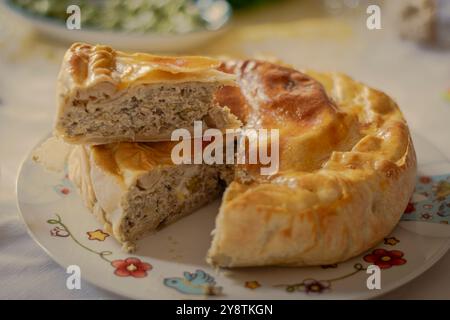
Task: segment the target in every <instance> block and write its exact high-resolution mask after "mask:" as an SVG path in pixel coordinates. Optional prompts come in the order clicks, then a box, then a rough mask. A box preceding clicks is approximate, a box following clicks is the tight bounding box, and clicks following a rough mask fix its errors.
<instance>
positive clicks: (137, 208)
mask: <svg viewBox="0 0 450 320" xmlns="http://www.w3.org/2000/svg"><path fill="white" fill-rule="evenodd" d="M173 145H174V144H173V143H172V142H159V143H128V142H123V143H113V144H107V145H97V146H82V145H78V146H75V147H74V148H73V150H72V152H71V154H70V155H69V160H68V170H69V177H70V179H71V180H72V182H73V183H74V184H75V185H76V186H77V187H78V189H79V191H80V194H81V197H82V199H83V201H84V203H85V205H86V206H87V207H88V208H89V209H90V210H91V211H92V212H93V213H94V215H95V216H96V218H97V219H98V220H99V221H100V222H101V223H103V224H104V226H105V229H106V230H108V231H109V232H111V233H112V234H113V236H114V237H115V238H116V239H117V240H118V241H119V242H120V243H122V245H123V249H124V250H125V251H133V250H134V248H135V241H136V240H137V239H139V238H141V237H142V236H144V235H145V234H148V233H151V232H153V231H155V230H157V228H158V227H160V226H164V225H166V224H169V223H171V222H173V221H175V220H177V219H179V218H180V217H183V216H185V215H187V214H189V213H191V212H193V211H194V210H196V209H198V208H200V207H201V206H203V205H205V204H207V203H209V202H210V201H212V200H214V199H215V198H216V197H217V196H218V195H219V194H220V193H221V192H222V191H223V186H224V183H223V180H222V178H221V176H223V175H222V174H225V171H224V170H226V169H225V168H224V167H219V166H209V165H203V164H200V165H194V164H193V165H173V164H172V161H171V158H170V154H171V150H172V147H173ZM224 179H225V178H224Z"/></svg>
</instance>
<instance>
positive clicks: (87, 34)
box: [0, 0, 232, 52]
mask: <svg viewBox="0 0 450 320" xmlns="http://www.w3.org/2000/svg"><path fill="white" fill-rule="evenodd" d="M209 3H210V5H211V7H212V6H215V7H214V10H215V11H214V19H216V21H213V22H212V24H211V26H212V27H211V28H208V29H207V28H205V29H204V30H200V31H192V32H188V33H182V34H181V33H179V34H176V33H156V32H153V33H151V32H148V33H128V32H123V31H116V32H115V31H110V30H100V29H93V28H87V27H84V28H83V26H82V28H81V29H80V30H69V29H67V28H66V25H65V24H64V23H62V22H59V21H58V20H55V19H52V18H47V17H43V16H38V15H33V14H30V13H28V12H26V11H25V10H22V9H21V8H19V7H17V6H15V5H14V4H12V3H10V2H9V1H2V0H0V7H1V8H2V9H3V10H4V11H5V12H6V13H7V14H8V15H9V16H11V17H13V18H15V19H17V20H19V22H21V23H23V24H26V25H28V26H30V27H31V28H32V29H33V30H35V31H37V32H39V33H41V34H43V35H46V36H48V37H51V38H53V39H56V40H59V41H62V42H66V43H73V42H88V43H92V44H96V43H101V44H106V45H110V46H112V47H114V48H118V49H122V50H145V51H151V52H182V51H186V50H188V49H192V48H195V47H197V46H199V45H200V44H202V43H205V42H207V41H208V40H211V39H213V38H214V37H216V36H218V35H219V34H221V33H223V32H224V31H225V30H226V26H227V24H228V23H229V21H230V18H231V16H232V10H231V6H230V5H229V4H228V2H227V1H223V0H210V1H209ZM18 25H19V24H18Z"/></svg>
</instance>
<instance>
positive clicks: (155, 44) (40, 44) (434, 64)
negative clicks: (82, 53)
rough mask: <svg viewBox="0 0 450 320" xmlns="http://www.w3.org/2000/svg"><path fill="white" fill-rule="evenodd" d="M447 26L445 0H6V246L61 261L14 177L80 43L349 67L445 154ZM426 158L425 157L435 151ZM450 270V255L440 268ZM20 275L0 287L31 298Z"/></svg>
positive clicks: (418, 293) (2, 74)
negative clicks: (28, 231) (30, 231)
mask: <svg viewBox="0 0 450 320" xmlns="http://www.w3.org/2000/svg"><path fill="white" fill-rule="evenodd" d="M73 4H76V5H77V7H75V8H73V7H72V8H70V9H71V10H68V6H69V5H73ZM77 8H79V12H78V11H77V10H78V9H77ZM68 12H69V13H68ZM78 13H79V17H78V18H79V19H78V20H79V21H77V19H76V18H77V14H78ZM77 22H79V25H77ZM78 27H80V29H78ZM449 30H450V1H449V0H401V1H397V0H395V1H377V0H372V1H366V0H323V1H320V0H277V1H275V0H229V1H225V0H216V1H214V0H198V1H187V0H129V1H119V0H108V1H100V0H79V1H76V0H71V1H69V0H67V1H66V0H0V216H2V217H3V219H7V220H8V219H9V220H11V224H10V225H9V226H8V227H2V229H1V230H0V244H2V239H3V240H4V241H3V244H6V243H8V245H6V246H5V247H3V248H2V251H3V250H11V252H17V251H23V252H30V254H31V255H33V256H34V257H36V258H37V259H41V260H42V261H41V263H43V264H45V265H49V266H50V267H51V268H53V265H54V264H53V263H52V262H50V261H49V258H48V257H47V256H45V254H44V253H43V252H41V251H40V250H38V249H37V248H36V245H35V244H34V243H32V241H31V239H28V240H27V241H24V240H23V237H25V236H24V233H25V231H24V230H23V228H22V227H21V226H19V225H18V224H15V223H16V222H15V219H16V215H17V212H16V207H15V191H14V184H15V179H16V175H17V171H18V168H19V165H20V162H21V160H22V159H23V158H24V157H25V155H26V154H27V152H29V150H31V148H32V147H33V146H34V145H35V144H36V143H37V142H38V141H39V140H40V139H41V138H43V137H44V136H45V135H47V134H49V133H50V132H51V128H52V124H53V119H54V115H55V110H56V105H55V101H56V97H55V85H56V76H57V73H58V69H59V66H60V62H61V59H62V56H63V54H64V51H65V50H66V49H67V48H68V47H69V45H70V43H72V42H74V41H87V42H90V43H101V44H108V45H111V46H113V47H114V48H119V49H122V50H127V51H136V50H140V51H146V52H151V53H166V54H174V53H178V54H205V55H213V56H228V57H243V58H245V57H259V58H264V59H281V60H283V61H284V62H286V63H289V64H292V65H293V66H295V67H297V68H299V69H316V70H319V71H339V72H344V73H347V74H349V75H350V76H352V77H354V78H356V79H357V80H360V81H362V82H365V83H367V84H369V85H371V86H373V87H376V88H378V89H381V90H383V91H385V92H386V93H388V94H389V95H391V96H392V97H393V98H394V99H395V100H396V101H397V102H398V104H399V105H400V107H401V109H402V111H403V112H404V114H405V117H406V119H407V121H408V123H409V125H410V127H411V130H412V132H413V135H414V137H415V139H417V141H418V142H417V143H422V144H427V145H429V146H431V148H432V149H433V150H435V152H436V153H438V154H439V155H440V156H441V157H442V158H444V159H447V160H448V159H450V144H449V139H450V125H449V120H450V41H449V38H450V31H449ZM424 150H425V149H424ZM430 150H431V149H430ZM418 157H419V162H420V161H425V162H426V161H427V159H428V158H427V157H431V156H430V155H429V154H428V152H423V153H420V154H419V155H418ZM429 159H431V158H429ZM9 220H8V221H9ZM0 226H1V224H0ZM3 226H4V225H3ZM6 239H7V240H6ZM11 239H17V243H16V245H15V246H13V245H12V244H11V245H9V244H10V243H11ZM19 239H21V240H20V241H19ZM34 263H37V264H38V262H36V261H34ZM449 266H450V257H449V255H448V254H447V256H446V258H444V259H443V260H442V261H441V262H440V263H439V264H438V265H436V266H435V267H434V269H436V268H441V269H442V270H443V271H445V270H447V271H448V267H449ZM29 267H30V268H31V266H23V267H21V268H24V269H25V268H29ZM2 270H4V268H3V267H2ZM52 272H53V273H52V274H51V275H48V276H49V277H50V276H51V277H53V278H55V277H56V278H58V277H60V278H61V279H64V277H65V275H64V272H63V270H62V269H59V267H57V266H56V265H54V270H53V271H52ZM442 273H448V272H442ZM434 274H435V273H434ZM23 276H24V277H25V279H24V281H28V280H29V281H30V282H32V281H45V279H42V280H36V279H31V278H30V279H27V278H26V277H27V276H28V274H27V273H24V275H23ZM29 276H30V277H32V274H31V275H29ZM424 277H425V278H424ZM433 277H437V276H435V275H433V273H432V272H431V271H430V272H428V273H426V274H425V275H424V276H422V277H421V278H419V279H418V280H415V281H414V282H412V283H411V284H408V285H407V286H405V287H403V288H401V289H399V290H397V291H396V292H394V293H392V294H391V296H392V297H404V296H408V297H410V298H413V297H423V295H424V294H425V295H426V297H430V298H440V297H442V295H441V296H439V290H440V289H439V283H442V281H447V284H448V283H450V275H449V276H448V277H447V280H445V279H444V280H443V279H442V278H439V279H438V278H435V279H434V278H433ZM421 279H422V280H421ZM12 281H13V280H11V278H6V279H1V278H0V286H2V287H3V288H11V289H10V290H11V294H12V295H16V296H19V297H20V296H21V294H24V293H23V292H21V289H20V288H17V286H15V285H14V282H12ZM61 283H64V280H61ZM36 288H39V286H36ZM424 288H425V289H424ZM22 289H23V288H22ZM30 290H32V288H30ZM35 290H37V291H38V290H39V289H35ZM92 290H94V289H92ZM424 290H425V291H424ZM427 292H428V293H427ZM48 294H49V295H50V297H51V295H52V294H53V293H48ZM54 294H56V293H54ZM73 294H80V295H81V294H82V293H73ZM427 294H428V295H427ZM433 294H434V295H433ZM35 296H38V297H39V294H38V292H36V293H35ZM80 297H81V296H80ZM83 297H86V296H83Z"/></svg>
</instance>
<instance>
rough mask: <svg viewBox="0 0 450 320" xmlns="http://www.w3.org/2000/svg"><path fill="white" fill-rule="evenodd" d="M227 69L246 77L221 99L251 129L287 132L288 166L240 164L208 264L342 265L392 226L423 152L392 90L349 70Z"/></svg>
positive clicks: (256, 65)
mask: <svg viewBox="0 0 450 320" xmlns="http://www.w3.org/2000/svg"><path fill="white" fill-rule="evenodd" d="M223 70H224V71H226V72H230V73H233V74H235V75H236V76H237V82H238V86H239V88H240V90H237V89H235V88H232V89H228V88H226V89H223V90H222V92H219V95H218V96H219V97H218V101H219V102H220V103H222V104H227V105H228V106H229V107H230V108H231V110H236V111H235V112H236V114H239V115H240V118H241V120H242V121H243V123H244V124H245V127H264V128H278V129H279V130H280V150H279V153H280V171H279V172H278V174H276V175H273V176H268V177H265V176H260V175H258V171H256V170H254V169H255V168H254V167H253V166H245V165H244V166H238V167H237V168H236V170H237V172H236V179H235V181H233V182H232V183H231V184H230V185H229V186H228V188H227V190H226V191H225V194H224V196H223V200H222V206H221V208H220V212H219V214H218V216H217V219H216V227H215V231H214V232H213V233H214V238H213V241H212V245H211V248H210V250H209V252H208V257H207V260H208V262H209V263H211V264H213V265H217V266H221V267H239V266H263V265H288V266H306V265H321V264H331V263H337V262H341V261H344V260H347V259H349V258H351V257H353V256H356V255H358V254H360V253H362V252H363V251H365V250H367V249H369V248H371V247H373V246H374V245H376V244H377V243H378V242H379V241H380V240H382V239H383V237H385V236H386V235H388V234H389V233H390V232H391V231H392V229H393V228H394V227H395V225H396V224H397V222H398V221H399V219H400V216H401V214H402V213H403V211H404V209H405V207H406V206H407V203H408V200H409V197H410V196H411V194H412V192H413V189H414V182H415V175H416V157H415V152H414V148H413V144H412V141H411V137H410V134H409V130H408V127H407V124H406V122H405V120H404V118H403V116H402V114H401V112H400V110H399V109H398V107H397V105H396V104H395V102H394V101H393V100H392V99H391V98H389V97H388V96H387V95H386V94H384V93H382V92H380V91H378V90H375V89H371V88H369V87H367V86H365V85H363V84H361V83H358V82H355V81H353V80H352V79H350V78H349V77H347V76H345V75H341V74H333V73H315V72H308V75H306V74H304V73H301V72H299V71H296V70H293V69H291V68H288V67H284V66H280V65H276V64H272V63H269V62H263V61H254V60H247V61H229V62H227V63H225V64H224V65H223ZM231 91H232V92H234V93H235V95H234V96H231V95H230V92H231Z"/></svg>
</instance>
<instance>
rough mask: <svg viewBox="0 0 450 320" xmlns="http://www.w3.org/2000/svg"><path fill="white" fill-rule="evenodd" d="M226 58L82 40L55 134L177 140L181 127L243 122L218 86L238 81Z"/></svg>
mask: <svg viewBox="0 0 450 320" xmlns="http://www.w3.org/2000/svg"><path fill="white" fill-rule="evenodd" d="M219 64H220V62H219V61H218V60H215V59H212V58H207V57H198V56H190V57H189V56H187V57H165V56H155V55H150V54H144V53H135V54H127V53H124V52H120V51H115V50H113V49H111V48H110V47H107V46H101V45H96V46H92V45H89V44H83V43H75V44H73V45H72V46H71V48H70V49H69V50H68V51H67V53H66V54H65V57H64V60H63V63H62V66H61V71H60V74H59V78H58V103H59V109H58V115H57V120H56V125H55V135H56V136H58V137H62V138H63V139H64V140H65V141H66V142H69V143H74V144H86V143H89V144H104V143H110V142H118V141H165V140H170V135H171V133H172V131H173V130H174V129H179V128H185V129H188V130H189V131H192V129H193V123H194V121H195V120H197V121H203V122H204V125H203V128H205V129H206V128H208V127H211V128H218V129H223V130H225V129H227V128H237V127H239V126H240V125H241V123H240V122H239V121H238V119H237V118H236V117H235V116H234V115H233V114H231V113H230V111H229V109H228V108H227V107H226V106H219V105H218V104H217V103H216V101H215V100H214V94H215V92H216V91H217V89H219V88H220V87H222V86H223V85H227V86H233V85H235V83H234V78H235V77H234V75H231V74H227V73H224V72H221V71H219V70H217V67H218V66H219Z"/></svg>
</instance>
